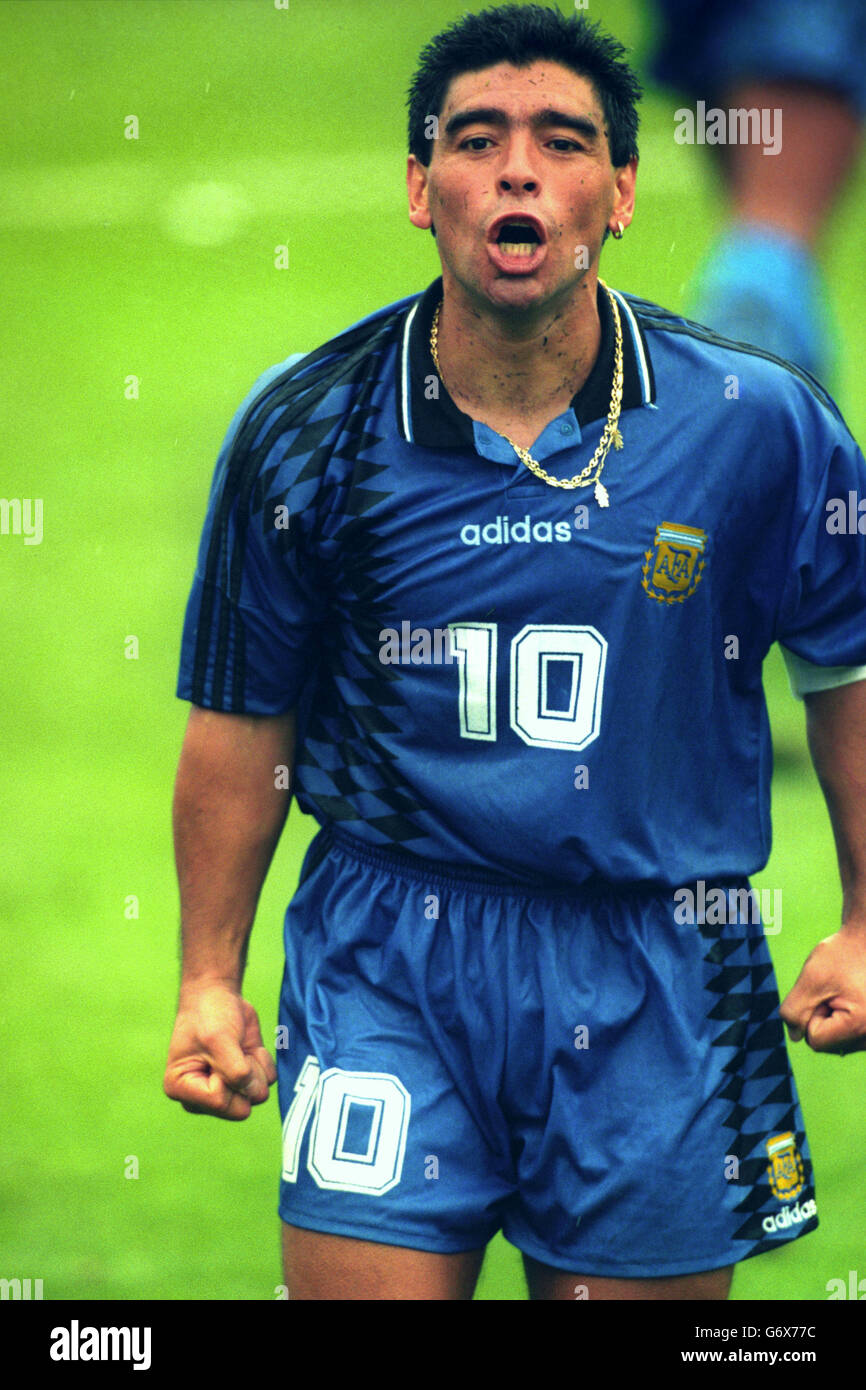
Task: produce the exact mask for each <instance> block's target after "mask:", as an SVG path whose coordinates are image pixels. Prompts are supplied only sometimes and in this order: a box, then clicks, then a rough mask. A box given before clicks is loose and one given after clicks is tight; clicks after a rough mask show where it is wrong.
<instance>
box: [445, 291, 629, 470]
mask: <svg viewBox="0 0 866 1390" xmlns="http://www.w3.org/2000/svg"><path fill="white" fill-rule="evenodd" d="M443 285H444V302H443V305H442V311H441V314H440V316H439V361H440V365H441V367H442V375H443V378H444V381H445V383H446V386H447V388H448V392H449V394H450V395H451V397H452V398H453V400H454V401H455V402H456V404H457V405H458V406H460V408H461V409H463V410H465V411H467V413H469V414H471V415H473V416H474V418H475V419H480V420H484V421H485V422H486V423H489V424H491V426H492V428H494V429H495V428H497V424H496V421H502V420H510V421H511V422H512V424H513V423H514V422H515V421H518V420H519V421H524V422H526V423H525V426H524V431H522V432H525V433H528V434H529V436H530V440H529V442H530V443H531V441H532V438H534V437H535V433H533V431H536V425H537V423H538V421H539V420H540V421H541V422H542V427H543V425H544V424H545V423H547V421H548V420H550V419H553V417H554V416H555V415H557V414H560V413H561V412H562V411H563V410H566V409H567V408H568V406H569V405H570V403H571V400H572V397H573V396H574V395H575V394H576V393H577V392H578V391H579V390H580V388H581V387H582V386H583V384H584V382H585V381H586V379H587V377H588V376H589V374H590V372H591V370H592V368H593V365H594V363H595V360H596V357H597V356H598V350H599V344H600V342H601V324H600V322H599V317H598V307H597V304H596V285H597V279H596V277H595V276H593V277H592V278H591V279H590V277H587V278H586V280H584V281H583V282H582V283H581V285H580V286H579V288H578V290H577V291H576V292H575V293H574V294H572V296H571V297H570V299H569V300H568V302H567V303H566V304H560V305H557V306H555V307H551V306H549V305H547V306H545V307H544V308H543V309H542V310H539V311H537V312H534V311H532V310H514V309H496V310H491V309H490V306H489V305H487V304H485V305H484V306H483V307H480V306H479V305H478V304H477V303H476V302H475V301H473V300H470V299H469V297H468V296H467V295H466V293H465V291H464V290H463V289H462V287H461V286H460V285H458V284H456V282H454V281H453V279H451V278H450V277H446V276H444V275H443ZM536 432H537V431H536Z"/></svg>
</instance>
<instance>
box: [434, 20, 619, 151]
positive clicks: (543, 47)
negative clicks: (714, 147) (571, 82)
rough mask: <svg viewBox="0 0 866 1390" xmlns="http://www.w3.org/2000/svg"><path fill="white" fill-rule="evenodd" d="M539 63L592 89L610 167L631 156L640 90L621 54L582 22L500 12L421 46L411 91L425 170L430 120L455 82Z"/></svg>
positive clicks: (458, 26)
mask: <svg viewBox="0 0 866 1390" xmlns="http://www.w3.org/2000/svg"><path fill="white" fill-rule="evenodd" d="M539 58H547V59H549V60H551V61H553V62H557V63H562V65H563V66H564V67H567V68H571V70H572V72H576V73H578V74H579V75H580V76H581V77H586V78H587V79H588V80H589V81H590V82H592V84H593V86H594V88H595V90H596V92H597V94H598V97H599V100H600V101H601V105H602V110H603V111H604V119H605V124H606V126H607V131H608V143H609V146H610V158H611V163H612V164H613V166H614V168H615V169H620V168H622V166H623V165H624V164H627V163H628V162H629V160H630V159H631V158H632V157H633V156H636V155H637V128H638V114H637V102H638V100H639V98H640V95H641V88H640V83H639V82H638V80H637V78H636V77H635V75H634V73H633V72H632V70H631V68H630V67H629V65H628V63H627V62H626V50H625V48H624V47H623V45H622V44H621V43H620V42H619V41H618V40H617V39H615V38H613V37H612V36H611V35H610V34H606V33H604V32H603V30H601V28H600V27H599V26H598V25H597V24H593V23H591V22H590V21H589V20H587V19H585V18H584V17H583V16H582V15H571V16H569V17H566V16H565V15H563V14H561V13H560V11H559V10H552V9H547V8H546V7H545V6H543V5H497V6H495V7H494V8H493V9H488V10H482V11H480V13H478V14H467V15H464V16H463V18H462V19H459V20H457V21H455V23H454V24H451V25H449V27H448V28H447V29H444V30H443V31H442V33H441V34H437V35H436V37H435V38H433V39H431V40H430V42H429V43H428V44H426V45H425V46H424V48H423V49H422V50H421V54H420V57H419V60H418V68H417V71H416V73H415V76H414V77H413V78H412V82H411V85H410V87H409V150H410V152H411V153H412V154H414V155H415V157H416V158H417V159H419V160H420V161H421V163H422V164H429V163H430V158H431V156H432V154H433V140H432V139H430V138H429V137H428V134H427V129H426V127H427V126H428V117H430V116H438V115H439V113H440V111H441V110H442V106H443V104H444V102H445V96H446V94H447V91H448V87H449V85H450V83H451V81H452V80H453V79H454V78H455V77H459V76H460V75H461V74H462V73H464V72H480V71H481V70H482V69H483V68H489V67H493V66H494V64H496V63H513V64H514V66H515V67H528V66H529V64H530V63H534V62H535V61H536V60H537V59H539Z"/></svg>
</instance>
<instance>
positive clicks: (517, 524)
mask: <svg viewBox="0 0 866 1390" xmlns="http://www.w3.org/2000/svg"><path fill="white" fill-rule="evenodd" d="M574 510H575V520H574V522H573V523H572V522H570V521H533V520H532V517H531V516H530V515H529V513H528V512H527V513H526V515H525V516H524V517H523V519H522V521H511V520H510V519H509V518H508V517H507V516H498V517H497V518H496V520H495V521H488V523H487V525H486V526H482V525H481V523H480V522H474V521H471V522H468V523H467V525H466V526H463V527H461V530H460V539H461V541H462V542H463V544H464V545H510V544H511V543H512V541H516V542H517V543H518V544H523V545H528V544H529V543H530V542H531V541H540V542H542V543H550V542H552V541H553V540H554V539H555V540H557V541H570V540H571V532H572V525H574V527H576V528H577V529H578V530H584V529H585V527H586V522H585V521H584V520H583V519H582V518H578V516H577V512H578V508H577V507H575V509H574ZM580 511H581V512H586V511H588V508H586V507H581V508H580Z"/></svg>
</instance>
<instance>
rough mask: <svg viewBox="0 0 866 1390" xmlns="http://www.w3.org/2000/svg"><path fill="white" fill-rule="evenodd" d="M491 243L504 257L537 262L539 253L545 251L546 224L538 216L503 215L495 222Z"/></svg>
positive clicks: (489, 235) (492, 228)
mask: <svg viewBox="0 0 866 1390" xmlns="http://www.w3.org/2000/svg"><path fill="white" fill-rule="evenodd" d="M488 238H489V245H491V246H495V247H496V250H498V252H499V253H500V256H502V257H516V259H518V260H525V261H527V263H528V261H531V263H532V264H535V261H537V259H538V256H539V254H541V253H542V252H544V247H545V243H546V239H548V238H546V235H545V229H544V224H542V222H541V221H539V220H538V218H537V217H528V215H527V217H524V215H521V214H516V215H514V217H507V215H506V217H503V218H500V220H499V221H496V222H493V225H492V227H491V231H489V234H488ZM527 268H528V267H527Z"/></svg>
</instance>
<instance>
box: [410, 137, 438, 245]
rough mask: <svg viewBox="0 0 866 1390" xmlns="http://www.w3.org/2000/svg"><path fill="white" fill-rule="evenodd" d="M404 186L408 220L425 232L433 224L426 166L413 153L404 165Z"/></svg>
mask: <svg viewBox="0 0 866 1390" xmlns="http://www.w3.org/2000/svg"><path fill="white" fill-rule="evenodd" d="M406 188H407V191H408V193H409V221H410V222H411V223H412V226H413V227H420V228H421V230H422V231H425V232H426V231H427V230H428V229H429V228H430V227H432V225H433V218H432V217H431V215H430V204H429V198H428V192H429V184H428V180H427V168H426V166H425V165H423V164H422V163H421V161H420V159H416V158H415V156H414V154H410V156H409V160H408V163H407V166H406Z"/></svg>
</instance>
